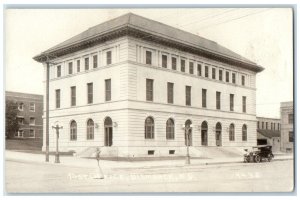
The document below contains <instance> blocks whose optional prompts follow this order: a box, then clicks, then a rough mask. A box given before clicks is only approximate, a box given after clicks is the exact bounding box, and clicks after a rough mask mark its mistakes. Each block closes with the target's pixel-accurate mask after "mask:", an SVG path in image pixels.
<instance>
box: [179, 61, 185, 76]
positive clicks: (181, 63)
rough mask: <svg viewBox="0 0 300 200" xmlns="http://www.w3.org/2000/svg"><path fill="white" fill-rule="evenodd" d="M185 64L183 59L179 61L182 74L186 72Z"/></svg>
mask: <svg viewBox="0 0 300 200" xmlns="http://www.w3.org/2000/svg"><path fill="white" fill-rule="evenodd" d="M185 63H186V60H185V59H180V71H181V72H184V73H185V71H186V69H185Z"/></svg>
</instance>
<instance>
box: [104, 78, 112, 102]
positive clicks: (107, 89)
mask: <svg viewBox="0 0 300 200" xmlns="http://www.w3.org/2000/svg"><path fill="white" fill-rule="evenodd" d="M110 100H111V79H106V80H105V101H110Z"/></svg>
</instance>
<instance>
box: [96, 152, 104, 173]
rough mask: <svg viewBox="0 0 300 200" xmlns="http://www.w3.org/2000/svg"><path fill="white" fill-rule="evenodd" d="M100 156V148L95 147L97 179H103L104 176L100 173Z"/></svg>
mask: <svg viewBox="0 0 300 200" xmlns="http://www.w3.org/2000/svg"><path fill="white" fill-rule="evenodd" d="M100 154H101V151H100V148H98V147H97V149H96V155H95V156H96V160H97V163H98V170H99V172H98V177H97V178H99V179H104V175H103V172H102V169H101V167H100Z"/></svg>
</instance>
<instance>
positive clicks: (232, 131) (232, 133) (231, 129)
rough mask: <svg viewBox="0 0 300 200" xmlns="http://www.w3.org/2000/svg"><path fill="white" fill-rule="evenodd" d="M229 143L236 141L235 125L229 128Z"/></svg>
mask: <svg viewBox="0 0 300 200" xmlns="http://www.w3.org/2000/svg"><path fill="white" fill-rule="evenodd" d="M229 141H234V124H230V126H229Z"/></svg>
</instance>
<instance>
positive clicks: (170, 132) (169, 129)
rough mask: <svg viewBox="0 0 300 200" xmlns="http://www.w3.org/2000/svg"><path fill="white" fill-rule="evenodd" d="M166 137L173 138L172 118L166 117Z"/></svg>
mask: <svg viewBox="0 0 300 200" xmlns="http://www.w3.org/2000/svg"><path fill="white" fill-rule="evenodd" d="M166 137H167V140H170V139H174V120H173V119H171V118H170V119H168V121H167V124H166Z"/></svg>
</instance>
